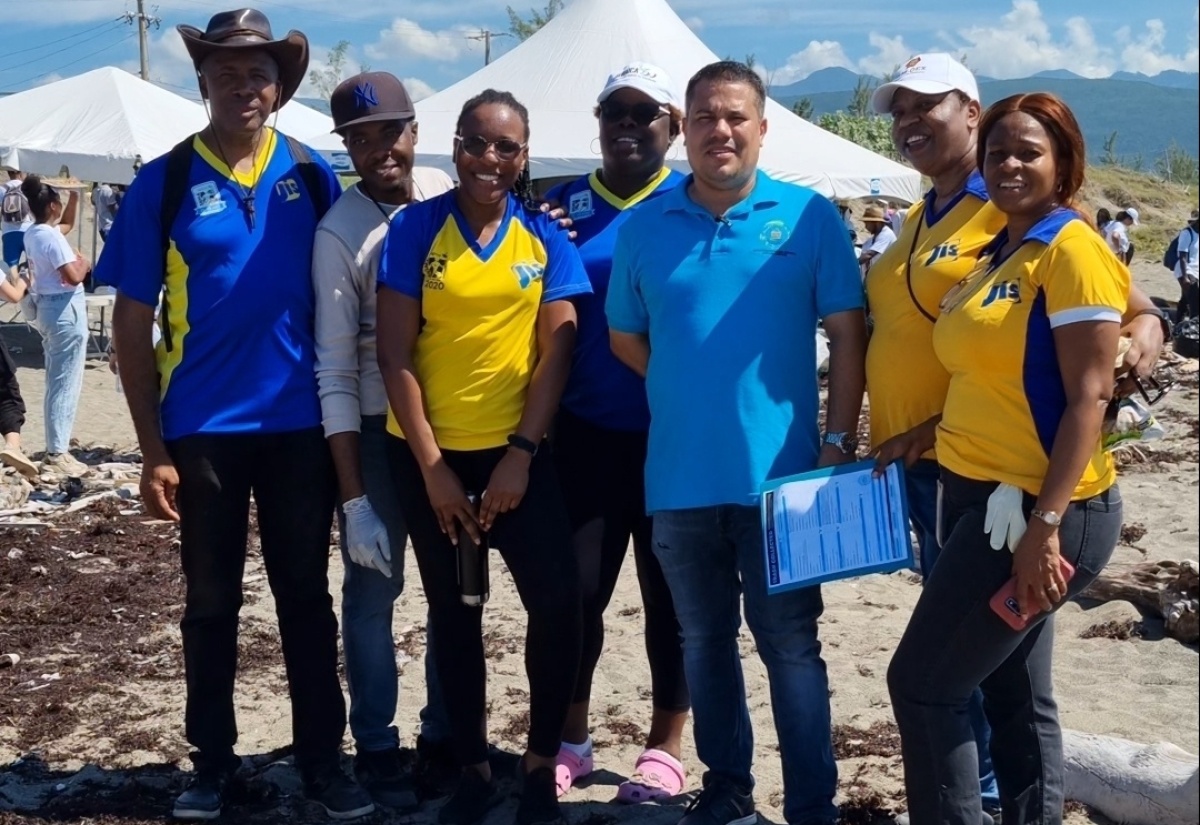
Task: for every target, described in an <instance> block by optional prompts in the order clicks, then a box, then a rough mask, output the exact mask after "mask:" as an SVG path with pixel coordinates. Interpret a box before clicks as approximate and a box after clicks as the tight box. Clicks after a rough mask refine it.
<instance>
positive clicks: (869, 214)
mask: <svg viewBox="0 0 1200 825" xmlns="http://www.w3.org/2000/svg"><path fill="white" fill-rule="evenodd" d="M862 221H863V225H864V226H865V227H866V228H867V231H868V232H870V233H871V237H870V238H868V239H867V241H866V243H864V244H863V247H862V252H861V253H859V256H858V265H859V266H860V267H862V272H863V276H864V277H866V274H867V272H868V270H870V268H871V265H872V264H873V263H874V262H875V260H876V259H877V258H878V257H879V256H880V255H882V254H883V252H884V250H886V249H887V248H888V247H889V246H891V245H892V244H894V243H895V242H896V233H895V232H893V231H892V228H891V227H890V226H888V222H887V214H886V213H885V212H884V210H883V209H882V208H881V207H878V206H868V207H867V208H866V210H865V211H864V212H863V216H862Z"/></svg>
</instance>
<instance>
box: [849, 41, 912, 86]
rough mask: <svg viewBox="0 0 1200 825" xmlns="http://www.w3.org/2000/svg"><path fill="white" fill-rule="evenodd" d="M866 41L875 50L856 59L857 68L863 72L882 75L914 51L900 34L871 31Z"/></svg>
mask: <svg viewBox="0 0 1200 825" xmlns="http://www.w3.org/2000/svg"><path fill="white" fill-rule="evenodd" d="M867 39H868V41H869V42H870V44H871V47H872V48H873V49H875V51H874V52H873V53H871V54H869V55H867V56H866V57H864V58H862V59H861V60H859V61H858V70H859V72H861V73H863V74H873V75H884V74H887V73H889V72H891V71H892V70H893V69H895V68H896V67H898V66H903V65H904V63H905V62H906V61H907V60H908V59H909V58H910V57H912V56H913V54H914V51H913V49H910V48H909V47H908V46H907V45H906V44H905V42H904V38H903V37H900V36H896V37H885V36H884V35H882V34H877V33H876V32H871V34H870V35H868V38H867Z"/></svg>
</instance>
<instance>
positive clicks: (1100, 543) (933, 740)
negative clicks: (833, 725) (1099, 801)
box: [888, 470, 1121, 825]
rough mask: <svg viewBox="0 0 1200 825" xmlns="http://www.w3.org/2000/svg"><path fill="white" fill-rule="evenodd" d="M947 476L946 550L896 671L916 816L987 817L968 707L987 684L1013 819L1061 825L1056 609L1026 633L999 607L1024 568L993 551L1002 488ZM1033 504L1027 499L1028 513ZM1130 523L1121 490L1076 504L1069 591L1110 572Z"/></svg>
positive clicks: (921, 819)
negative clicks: (994, 515)
mask: <svg viewBox="0 0 1200 825" xmlns="http://www.w3.org/2000/svg"><path fill="white" fill-rule="evenodd" d="M942 475H943V480H944V491H943V512H942V520H943V531H942V535H943V538H944V539H945V543H944V545H943V547H942V554H941V557H940V558H939V559H938V562H937V565H936V567H935V569H934V572H933V575H932V576H931V577H930V578H929V580H928V581H927V582H926V583H925V587H924V589H923V590H922V592H921V598H920V599H919V600H918V602H917V606H916V608H915V609H914V610H913V615H912V618H911V619H910V620H909V623H908V628H907V629H906V630H905V631H904V636H903V638H902V639H901V640H900V644H899V646H898V647H897V648H896V653H895V655H894V656H893V657H892V663H891V667H890V668H889V669H888V690H889V692H890V693H891V697H892V707H893V710H894V712H895V714H896V723H897V725H898V726H899V728H900V739H901V752H902V754H903V757H904V784H905V790H906V793H907V796H908V810H909V814H910V816H911V819H912V821H913V822H914V823H926V822H938V823H942V825H977V824H978V823H979V821H980V819H981V818H982V806H981V800H980V796H979V765H978V763H977V761H976V759H977V756H976V754H977V749H976V747H975V741H974V736H973V734H972V730H971V723H970V718H969V713H968V710H967V708H968V703H969V702H970V699H971V696H972V694H973V693H974V692H975V691H976V690H977V689H979V688H982V690H983V696H984V709H985V710H986V712H987V717H988V721H989V722H990V723H991V727H992V740H991V754H992V759H993V761H994V763H995V768H996V778H997V780H998V782H999V789H1000V808H1001V814H1002V819H1003V821H1004V823H1005V825H1058V824H1059V823H1061V822H1062V806H1063V754H1062V730H1061V728H1060V727H1059V722H1058V708H1057V705H1056V704H1055V702H1054V692H1053V685H1052V680H1051V671H1052V665H1053V662H1052V655H1053V648H1054V617H1053V614H1051V615H1049V616H1046V615H1042V616H1039V617H1037V618H1035V620H1034V621H1032V622H1030V624H1029V626H1028V627H1026V628H1025V629H1024V630H1021V631H1014V630H1013V629H1012V628H1011V627H1009V625H1008V624H1007V623H1005V622H1004V621H1003V620H1002V619H1001V618H1000V617H999V616H997V615H996V614H995V613H994V612H993V611H992V609H991V606H990V604H989V602H990V600H991V598H992V596H993V594H995V593H996V591H997V590H999V589H1000V588H1001V587H1002V586H1003V585H1004V583H1005V582H1006V581H1007V580H1008V579H1009V578H1010V577H1011V576H1012V557H1011V556H1010V555H1009V554H1008V553H1006V552H1003V551H999V552H998V551H996V550H993V549H992V548H991V546H990V544H989V542H988V536H987V534H986V533H985V532H984V529H983V525H984V517H985V514H986V512H987V500H988V496H990V495H991V493H992V491H994V490H995V488H996V485H995V484H994V483H986V482H978V481H970V480H968V479H964V478H962V477H961V476H955V475H953V474H952V473H949V472H947V471H945V470H943V471H942ZM1032 506H1033V498H1032V497H1031V496H1026V497H1025V511H1026V516H1027V517H1028V514H1029V510H1030V509H1031V508H1032ZM1120 531H1121V494H1120V491H1119V490H1118V489H1117V488H1116V487H1112V488H1111V489H1109V490H1107V491H1106V492H1104V493H1101V494H1100V495H1098V496H1095V497H1093V498H1090V499H1086V500H1084V501H1077V502H1072V503H1071V505H1070V506H1069V507H1068V508H1067V509H1066V512H1064V513H1063V523H1062V526H1061V527H1060V528H1059V531H1058V537H1059V550H1060V552H1061V553H1062V556H1063V558H1065V559H1066V560H1067V561H1069V562H1071V564H1073V565H1074V566H1075V570H1076V572H1075V576H1074V577H1073V578H1072V579H1071V581H1070V583H1069V585H1068V587H1067V599H1070V598H1073V597H1074V596H1076V595H1078V594H1079V593H1080V592H1081V591H1082V590H1083V589H1084V588H1085V587H1087V586H1088V585H1089V584H1090V583H1091V582H1092V581H1093V580H1094V579H1095V578H1096V576H1097V575H1098V574H1099V573H1100V571H1101V570H1103V569H1104V566H1105V565H1106V564H1107V563H1108V560H1109V558H1110V557H1111V556H1112V552H1113V549H1114V548H1115V547H1116V544H1117V539H1118V537H1119V535H1120ZM1066 601H1067V600H1066V599H1064V600H1063V601H1062V602H1060V603H1059V604H1060V606H1061V605H1062V604H1066Z"/></svg>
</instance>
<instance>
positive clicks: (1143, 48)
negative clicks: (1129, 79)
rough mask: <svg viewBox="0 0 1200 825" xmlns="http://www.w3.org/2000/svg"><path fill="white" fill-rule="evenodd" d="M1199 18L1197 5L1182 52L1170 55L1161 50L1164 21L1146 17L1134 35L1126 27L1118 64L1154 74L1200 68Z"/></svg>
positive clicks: (1163, 40)
mask: <svg viewBox="0 0 1200 825" xmlns="http://www.w3.org/2000/svg"><path fill="white" fill-rule="evenodd" d="M1198 18H1200V7H1198V8H1197V10H1196V12H1195V13H1193V15H1192V27H1191V30H1190V33H1189V35H1188V49H1187V51H1185V52H1183V53H1182V54H1171V53H1170V52H1167V51H1165V50H1164V44H1165V41H1166V36H1167V27H1166V24H1164V23H1163V21H1161V20H1147V21H1146V24H1145V28H1144V30H1143V31H1142V33H1141V34H1140V35H1138V36H1137V37H1136V38H1135V37H1133V36H1132V34H1131V33H1130V32H1129V30H1128V29H1125V30H1124V31H1123V32H1121V34H1122V35H1123V36H1124V48H1123V49H1122V50H1121V65H1122V67H1123V68H1125V69H1126V70H1127V71H1131V72H1141V73H1142V74H1148V75H1155V74H1158V73H1159V72H1163V71H1166V70H1168V69H1175V70H1176V71H1181V72H1194V71H1196V70H1197V68H1198V67H1200V46H1198V45H1197V33H1196V32H1197V30H1196V26H1197V23H1198Z"/></svg>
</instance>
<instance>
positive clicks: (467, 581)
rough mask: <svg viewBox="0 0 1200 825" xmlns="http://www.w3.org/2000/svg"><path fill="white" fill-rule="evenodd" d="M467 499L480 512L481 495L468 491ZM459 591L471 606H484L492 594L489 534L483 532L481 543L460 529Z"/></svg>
mask: <svg viewBox="0 0 1200 825" xmlns="http://www.w3.org/2000/svg"><path fill="white" fill-rule="evenodd" d="M467 501H469V502H471V508H472V509H473V510H474V511H475V513H476V514H478V512H479V497H478V496H476V495H475V494H474V493H467ZM458 593H459V597H460V598H461V599H462V603H463V604H465V605H470V606H471V607H482V606H483V605H484V604H486V603H487V600H488V596H489V595H490V593H489V587H488V545H487V534H486V533H482V534H481V537H480V542H479V544H476V543H475V542H474V541H473V540H472V539H471V534H470V533H468V532H467V531H466V528H464V527H460V528H459V531H458Z"/></svg>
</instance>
